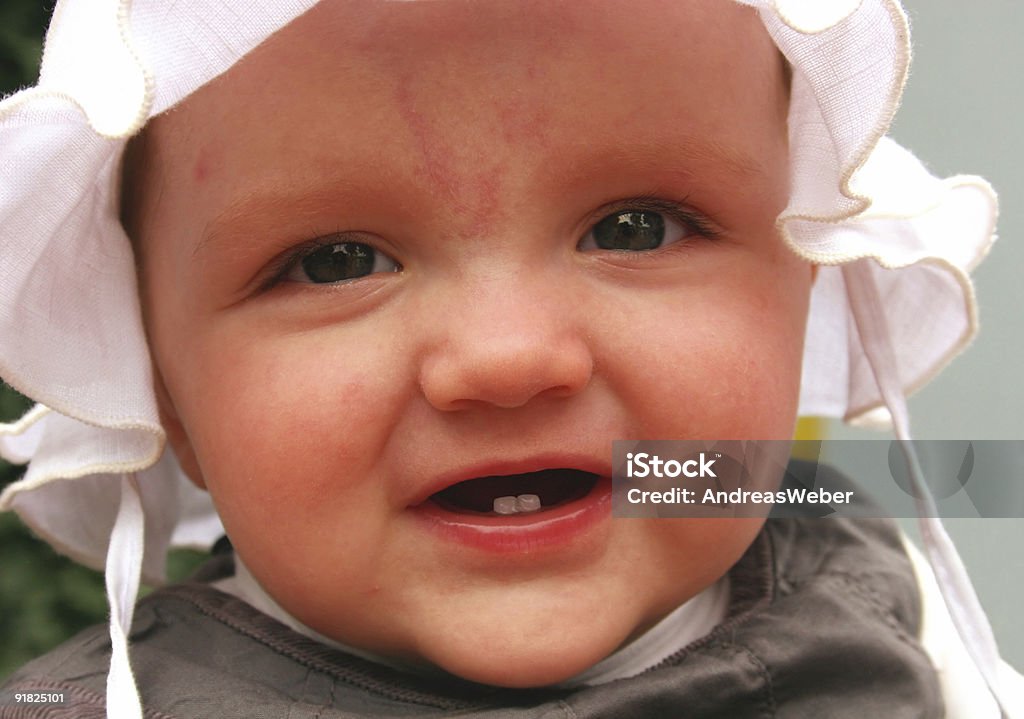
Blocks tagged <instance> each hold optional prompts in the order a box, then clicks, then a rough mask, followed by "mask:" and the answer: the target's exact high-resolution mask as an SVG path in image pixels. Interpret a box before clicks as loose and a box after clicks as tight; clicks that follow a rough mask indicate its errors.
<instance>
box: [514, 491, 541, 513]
mask: <svg viewBox="0 0 1024 719" xmlns="http://www.w3.org/2000/svg"><path fill="white" fill-rule="evenodd" d="M538 509H540V497H538V496H537V495H536V494H520V495H519V496H518V497H516V511H517V512H536V511H537V510H538Z"/></svg>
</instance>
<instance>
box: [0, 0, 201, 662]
mask: <svg viewBox="0 0 1024 719" xmlns="http://www.w3.org/2000/svg"><path fill="white" fill-rule="evenodd" d="M52 9H53V5H52V3H45V4H44V3H42V2H40V0H2V2H0V95H5V96H6V95H8V94H9V93H11V92H14V91H15V90H17V89H19V88H21V87H25V86H27V85H32V84H35V81H36V78H37V76H38V74H39V58H40V55H41V51H42V38H43V34H44V32H45V29H46V24H47V23H48V21H49V16H50V12H51V11H52ZM30 404H31V403H30V402H29V401H28V400H26V399H25V398H24V397H22V396H21V395H19V394H18V393H17V392H15V391H14V390H13V389H11V388H10V387H8V386H7V385H5V384H3V383H2V382H0V422H9V421H11V420H13V419H16V418H17V417H19V416H21V414H22V413H23V412H24V411H25V410H26V409H27V408H28V407H29V406H30ZM21 474H22V468H21V467H12V466H11V465H9V464H7V463H5V462H4V461H3V460H0V487H5V486H7V485H8V484H10V483H11V482H13V481H15V480H16V479H18V478H19V477H20V476H21ZM202 558H203V556H202V555H200V554H198V553H195V552H185V551H182V552H174V553H172V556H171V557H170V558H169V563H168V573H169V575H170V577H171V579H176V578H180V577H182V576H185V575H187V574H188V573H189V572H191V571H192V569H193V568H194V567H195V566H196V564H197V563H199V562H200V561H202ZM106 617H107V601H106V597H105V595H104V589H103V577H102V575H101V574H99V573H98V572H94V571H92V570H90V569H86V568H85V567H82V566H79V565H77V564H75V563H74V562H72V561H71V560H69V559H66V558H64V557H61V556H58V555H57V554H56V553H55V552H54V551H53V550H51V549H50V548H49V546H48V545H47V544H45V543H43V542H41V541H39V540H38V539H36V538H34V537H33V536H32V534H31V533H30V532H29V530H28V529H26V528H25V526H24V525H23V524H22V523H21V521H19V519H18V517H17V516H16V515H15V514H14V513H12V512H5V513H2V514H0V680H2V679H3V678H4V677H6V676H7V675H8V674H10V673H11V672H12V671H14V670H15V669H16V668H18V667H19V666H20V665H22V664H24V663H25V662H26V661H28V660H29V659H31V658H33V657H35V656H38V655H40V654H42V653H43V652H45V651H47V650H49V649H51V648H52V647H54V646H56V645H57V644H59V643H60V642H62V641H63V640H64V639H66V638H68V637H69V636H71V635H73V634H74V633H76V632H77V631H79V630H80V629H83V628H84V627H86V626H89V625H90V624H95V623H97V622H103V621H106Z"/></svg>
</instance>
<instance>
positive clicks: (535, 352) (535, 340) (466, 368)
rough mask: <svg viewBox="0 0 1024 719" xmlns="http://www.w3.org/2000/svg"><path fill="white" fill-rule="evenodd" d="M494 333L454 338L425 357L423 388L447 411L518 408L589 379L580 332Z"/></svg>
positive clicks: (577, 387) (563, 394) (576, 389)
mask: <svg viewBox="0 0 1024 719" xmlns="http://www.w3.org/2000/svg"><path fill="white" fill-rule="evenodd" d="M534 329H535V332H534V333H528V332H527V333H525V335H519V334H514V333H513V334H509V333H502V334H501V335H499V336H495V335H494V334H493V333H492V334H491V335H487V333H484V336H482V337H468V336H467V337H465V338H464V341H463V342H461V343H455V342H449V343H445V344H443V345H441V346H439V347H437V348H436V349H435V351H434V352H433V353H431V354H430V355H428V356H427V357H425V358H424V359H423V361H422V364H421V367H420V386H421V388H422V391H423V394H424V396H425V397H426V399H427V401H428V402H430V404H431V405H433V406H434V407H436V408H438V409H441V410H444V411H458V410H462V409H469V408H472V407H475V406H478V405H479V404H481V403H482V404H488V405H492V406H494V407H500V408H503V409H515V408H517V407H522V406H523V405H526V404H527V403H529V402H530V401H531V400H533V399H535V398H539V397H543V398H548V399H551V398H564V397H569V396H572V395H573V394H575V393H577V392H579V391H581V390H582V389H583V388H584V387H586V386H587V385H588V384H589V382H590V377H591V375H592V372H593V359H592V357H591V355H590V349H589V347H588V346H587V345H586V343H584V342H583V341H582V338H581V337H579V336H578V335H575V336H574V334H570V335H568V336H566V335H559V334H558V333H553V334H552V333H543V332H539V331H536V330H537V328H534Z"/></svg>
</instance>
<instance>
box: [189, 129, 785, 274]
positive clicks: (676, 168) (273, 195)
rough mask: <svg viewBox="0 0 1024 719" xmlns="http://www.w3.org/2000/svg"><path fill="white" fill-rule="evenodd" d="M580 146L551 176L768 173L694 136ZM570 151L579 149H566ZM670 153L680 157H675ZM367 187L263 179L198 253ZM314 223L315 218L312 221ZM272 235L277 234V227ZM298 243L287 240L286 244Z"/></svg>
mask: <svg viewBox="0 0 1024 719" xmlns="http://www.w3.org/2000/svg"><path fill="white" fill-rule="evenodd" d="M578 147H583V148H586V149H587V151H588V154H589V155H592V156H593V157H592V158H590V159H587V160H585V161H583V162H564V163H561V164H562V165H563V167H564V170H562V171H558V170H556V171H554V172H550V169H551V168H550V165H549V166H548V168H547V169H548V170H549V173H548V174H549V177H554V178H560V177H561V178H563V179H561V181H562V182H567V183H568V182H579V181H580V180H581V179H583V178H586V177H587V176H590V175H593V174H594V173H595V172H598V170H595V169H592V168H593V167H595V166H597V165H601V166H607V165H616V164H618V165H628V166H629V168H630V170H631V171H632V172H638V173H643V172H644V171H646V168H647V167H648V166H649V167H651V168H657V171H656V172H654V171H653V170H652V174H657V175H661V176H665V175H666V174H668V175H679V176H682V177H687V178H691V177H693V176H695V175H697V174H700V175H702V176H705V175H706V174H707V173H708V170H709V168H710V169H711V170H712V171H713V172H714V173H715V174H716V175H717V174H718V173H722V175H724V177H723V178H722V179H721V180H716V181H717V182H722V181H728V182H729V183H733V184H739V183H742V182H752V181H756V180H758V179H763V178H765V177H766V176H767V175H768V171H767V168H765V166H764V165H763V163H760V162H758V161H756V160H755V159H754V158H753V157H751V156H750V155H749V154H746V153H744V152H742V151H740V150H737V149H736V148H734V147H732V146H730V145H727V144H725V143H722V142H719V141H717V140H713V139H708V138H700V139H696V138H693V137H686V136H683V137H675V138H671V139H667V140H665V141H661V142H643V143H638V142H637V141H636V139H635V138H633V140H632V141H631V142H629V143H625V142H624V143H621V144H619V143H616V144H613V145H612V146H611V147H609V148H607V149H605V150H604V151H601V150H595V149H594V148H593V146H591V145H590V144H588V143H581V144H580V145H579V146H578ZM565 149H566V151H568V152H570V153H571V152H573V151H575V149H576V148H565ZM666 158H678V161H674V160H671V159H668V160H667V159H666ZM360 191H361V192H367V187H366V186H364V185H360V184H358V183H357V182H354V181H351V180H347V179H344V178H338V177H337V176H332V177H321V178H317V179H313V180H311V181H309V182H306V183H291V184H289V185H288V186H287V188H286V189H283V190H282V189H280V187H279V186H278V185H275V184H274V183H270V182H266V183H261V185H258V186H256V187H253V188H248V189H247V190H246V191H245V192H244V193H242V194H240V195H239V196H238V197H236V198H234V199H233V200H231V201H230V202H229V203H228V205H227V206H226V207H225V208H224V209H223V210H222V211H221V212H219V213H218V214H217V215H216V216H215V217H213V218H212V219H211V220H209V221H208V222H207V223H206V226H205V228H204V231H203V233H202V236H201V237H200V239H199V241H198V242H197V243H196V245H195V247H194V248H193V249H192V256H193V258H195V257H196V256H197V255H199V254H200V253H201V252H203V251H204V250H205V249H206V248H207V247H213V246H216V245H219V244H221V243H222V242H223V240H224V239H225V238H227V237H230V236H231V234H232V232H233V228H235V227H237V226H238V225H239V224H240V223H244V221H245V220H247V219H248V218H250V217H252V216H253V215H254V214H255V215H258V217H259V218H260V219H261V220H262V219H265V218H268V217H275V216H282V215H287V216H288V217H289V223H290V224H291V225H292V226H294V224H295V222H296V218H297V217H298V218H299V220H300V221H301V217H302V215H304V214H305V215H309V216H310V217H312V216H313V215H314V214H315V213H317V212H318V211H322V209H323V207H324V206H325V205H329V204H336V203H337V202H338V198H339V197H344V196H346V195H347V194H351V193H353V192H360ZM311 222H312V221H311ZM271 234H274V233H273V232H271ZM291 244H293V242H292V241H282V249H285V248H286V247H288V246H290V245H291Z"/></svg>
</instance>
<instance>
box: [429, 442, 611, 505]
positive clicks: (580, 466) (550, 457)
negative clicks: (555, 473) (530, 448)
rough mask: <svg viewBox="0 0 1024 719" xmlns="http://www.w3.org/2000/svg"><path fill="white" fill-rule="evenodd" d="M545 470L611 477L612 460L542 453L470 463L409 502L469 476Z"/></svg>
mask: <svg viewBox="0 0 1024 719" xmlns="http://www.w3.org/2000/svg"><path fill="white" fill-rule="evenodd" d="M543 469H577V470H580V471H583V472H590V473H591V474H596V475H599V476H601V477H610V476H611V473H612V468H611V463H610V462H609V461H608V460H605V459H598V458H595V457H593V456H591V455H578V454H555V453H552V454H539V455H533V456H530V457H523V458H519V459H502V460H490V461H483V462H479V463H475V464H469V465H465V466H461V467H458V468H456V469H452V470H449V471H445V472H442V473H441V474H438V475H435V476H434V477H432V478H431V479H430V480H429V481H428V482H426V483H425V484H424V485H423V486H422V487H421V488H420V489H419V490H418V491H417V492H416V494H415V495H414V496H413V498H412V500H411V501H410V502H409V506H410V507H415V506H416V505H419V504H422V503H423V502H425V501H427V500H428V499H429V498H430V497H431V496H432V495H434V494H436V493H437V492H440V491H441V490H443V489H446V488H448V487H451V486H452V485H454V484H458V483H459V482H465V481H466V480H467V479H478V478H480V477H494V476H505V475H510V474H525V473H527V472H539V471H540V470H543Z"/></svg>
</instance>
